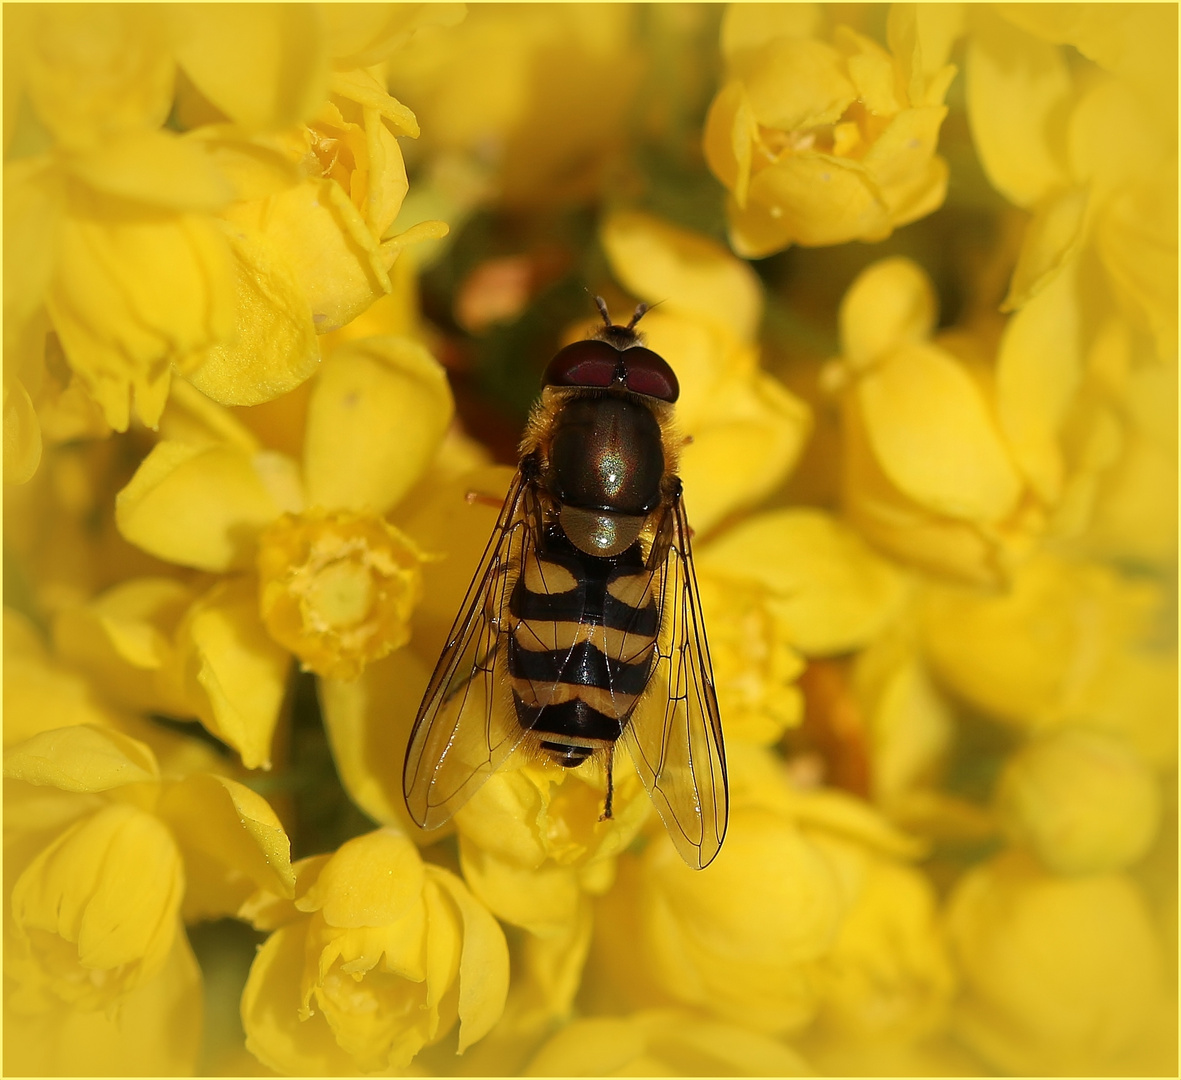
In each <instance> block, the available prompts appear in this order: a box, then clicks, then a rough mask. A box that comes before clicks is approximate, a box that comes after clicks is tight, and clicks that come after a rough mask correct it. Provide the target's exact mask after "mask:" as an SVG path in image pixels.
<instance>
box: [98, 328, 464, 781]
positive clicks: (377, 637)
mask: <svg viewBox="0 0 1181 1080" xmlns="http://www.w3.org/2000/svg"><path fill="white" fill-rule="evenodd" d="M195 405H196V406H199V408H198V409H197V411H196V412H195V414H194V416H193V418H192V419H193V420H196V421H197V422H196V423H195V424H194V423H193V422H192V420H190V426H189V429H188V438H189V440H190V441H181V440H179V439H171V440H169V439H165V440H163V441H161V442H159V443H158V444H157V445H156V447H155V448H154V449H153V450H152V452H151V453H150V454H149V455H148V457H147V458H146V459H145V460H144V461H143V463H142V464H141V465H140V467H139V469H138V470H137V471H136V474H135V476H134V477H133V478H132V480H131V483H130V484H128V485H127V487H126V488H124V489H123V491H122V492H121V493H120V494H119V496H118V498H117V500H116V510H115V515H116V521H117V522H118V525H119V528H120V531H121V532H122V534H123V535H124V536H125V537H126V538H127V539H128V540H130V541H131V542H132V543H134V544H137V545H138V546H139V547H141V548H143V549H144V550H147V551H149V552H151V553H152V554H154V555H156V556H158V557H160V558H163V559H168V560H170V561H174V562H178V563H181V564H182V565H187V566H192V567H196V568H198V569H202V570H206V571H210V572H213V573H221V574H226V575H228V576H227V577H226V579H225V580H223V581H221V582H219V583H218V584H216V585H215V586H214V587H213V588H212V589H211V590H209V591H208V592H206V593H204V594H203V595H202V596H199V597H198V598H197V599H196V600H195V601H193V603H192V604H191V605H190V606H189V607H188V609H187V611H186V613H185V615H184V617H183V619H182V620H181V622H180V625H179V626H178V627H177V629H176V631H175V646H174V648H175V650H176V653H175V660H173V661H170V662H169V663H168V664H165V667H166V668H168V669H172V670H175V667H176V664H177V663H179V665H180V670H181V674H180V676H179V681H180V683H181V687H180V692H181V694H182V695H183V697H184V700H185V701H187V702H188V705H189V710H190V712H191V713H195V714H196V715H197V716H199V717H200V718H201V720H202V721H203V722H204V723H205V724H206V726H207V727H209V729H210V730H211V731H212V732H214V734H216V735H218V736H219V737H220V738H222V739H224V740H225V741H226V742H228V743H229V744H230V745H231V746H233V747H234V748H235V749H237V750H238V751H239V753H240V754H241V755H242V759H243V761H244V763H245V764H246V765H247V766H248V767H250V768H257V767H258V766H260V765H264V766H265V765H266V764H267V763H268V761H269V755H270V744H271V736H272V734H273V732H274V728H275V724H276V722H277V720H278V716H279V709H280V707H281V705H282V702H283V697H284V693H285V690H286V681H287V672H288V667H289V658H288V651H287V650H288V649H290V650H292V651H293V652H294V653H295V654H296V656H298V658H299V659H300V661H301V663H302V664H303V665H304V666H305V668H308V669H310V670H315V671H317V672H319V673H321V674H327V673H332V674H337V675H343V676H345V677H352V676H354V675H355V674H356V673H357V672H359V671H360V669H361V668H362V667H363V666H364V664H365V663H366V662H368V661H369V660H371V659H374V658H377V657H381V656H384V655H385V654H386V653H388V652H389V651H390V650H391V649H395V648H397V647H398V646H399V645H401V644H403V643H404V642H405V641H406V638H407V629H406V627H407V621H408V618H409V615H410V612H411V610H412V608H413V605H414V603H415V601H416V600H417V598H418V596H419V595H420V592H421V585H420V574H421V570H420V564H421V561H422V554H421V552H420V549H419V548H418V547H417V546H416V545H415V544H414V543H413V542H412V541H411V540H409V539H408V538H407V537H406V535H405V534H404V533H403V532H402V531H401V530H400V529H398V528H397V527H396V526H394V525H391V524H389V523H388V522H386V521H384V520H383V518H382V515H383V514H384V513H385V512H386V511H388V510H389V509H391V508H392V507H394V506H395V505H396V504H397V503H399V502H400V501H401V500H402V499H403V497H404V496H405V495H406V493H407V492H408V491H409V489H410V488H411V487H412V486H413V485H414V484H415V482H416V481H417V480H418V479H419V478H420V476H421V475H422V473H423V472H424V471H425V470H426V468H427V465H428V463H429V462H430V460H431V458H432V456H433V455H434V453H435V451H436V449H437V448H438V446H439V444H440V442H441V440H442V438H443V433H444V431H445V430H446V427H447V424H448V423H449V421H450V415H451V408H452V405H451V396H450V392H449V390H448V389H447V385H446V382H445V379H444V377H443V374H442V371H441V369H440V368H439V367H438V365H437V364H436V363H435V361H434V360H433V359H432V358H431V357H430V356H429V354H427V352H426V351H425V350H424V349H423V348H422V347H421V346H419V345H417V344H416V343H414V342H411V341H409V340H406V339H396V338H374V339H365V340H362V341H354V342H349V343H347V344H345V345H342V346H341V347H340V348H338V349H337V350H336V351H335V352H334V353H333V355H332V357H331V359H330V360H328V361H327V362H326V363H325V365H324V367H323V369H322V370H321V372H320V373H319V375H318V376H317V378H316V380H315V384H314V386H313V388H312V390H311V394H310V397H309V399H308V412H307V418H306V424H305V426H304V432H303V435H304V437H303V447H302V450H303V467H302V470H301V469H300V467H299V466H298V465H297V464H296V463H295V462H294V461H293V460H291V458H289V457H288V456H286V455H284V454H281V453H279V452H277V451H268V450H262V449H261V448H260V447H259V445H258V441H257V440H256V439H255V437H254V436H253V435H252V434H251V433H250V432H249V431H248V430H247V429H246V428H244V427H243V426H242V425H240V424H238V423H237V422H236V421H235V420H233V419H232V418H231V417H229V416H228V415H227V414H225V413H223V412H217V411H215V407H213V406H211V405H209V404H208V403H206V404H204V405H201V404H200V403H199V402H196V403H195ZM202 417H204V418H205V421H206V424H207V425H208V424H212V425H215V427H214V429H213V430H211V429H210V427H209V426H205V427H202V419H201V418H202ZM254 570H257V573H258V577H257V578H256V577H255V576H254V574H253V573H252V571H254ZM150 622H151V618H150V617H149V616H148V615H147V613H146V612H144V615H143V617H142V618H140V619H139V620H138V623H139V626H138V630H137V632H139V633H148V632H149V628H148V627H147V626H146V625H145V623H150ZM160 662H161V663H163V660H161V661H160Z"/></svg>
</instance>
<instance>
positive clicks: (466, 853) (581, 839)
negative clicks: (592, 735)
mask: <svg viewBox="0 0 1181 1080" xmlns="http://www.w3.org/2000/svg"><path fill="white" fill-rule="evenodd" d="M633 722H636V723H642V722H643V718H642V717H637V718H635V720H634V721H633ZM606 788H607V784H606V776H605V775H604V772H603V770H602V769H601V768H597V767H596V768H594V769H593V770H592V769H591V768H590V767H589V766H585V767H580V768H578V769H562V768H560V767H558V766H553V765H551V764H549V763H548V762H538V763H533V762H528V761H524V760H519V759H514V760H512V761H510V762H509V764H507V765H506V766H505V767H504V768H502V769H501V770H500V771H499V772H498V773H496V774H495V775H494V776H492V777H491V778H490V779H489V780H488V781H487V782H486V783H485V784H484V786H483V787H481V788H480V790H479V791H477V792H476V794H475V795H474V796H473V797H472V800H471V801H470V802H469V803H468V804H467V805H466V806H464V807H463V808H462V809H461V810H460V811H459V812H458V813H457V814H456V815H455V825H456V829H457V831H458V833H459V855H460V865H461V866H462V868H463V874H464V878H465V879H466V880H467V882H468V883H469V885H470V886H471V888H472V891H473V892H474V893H475V894H476V895H477V896H478V897H479V898H480V899H481V900H482V901H483V902H484V903H485V904H487V905H488V907H489V908H490V909H491V910H492V911H493V912H494V913H495V914H496V915H497V917H498V918H501V919H503V920H505V921H506V922H511V923H514V924H515V925H518V926H522V927H524V928H525V929H527V930H530V931H532V932H533V933H534V934H538V935H551V936H552V935H553V934H555V933H558V932H560V931H562V930H563V929H566V928H568V927H570V926H571V925H573V924H574V923H575V922H576V921H577V920H578V919H579V918H580V917H581V915H582V914H583V905H584V904H585V895H584V894H589V895H591V896H593V895H597V894H600V893H602V892H603V891H605V890H606V889H607V888H609V887H610V885H611V882H612V880H613V876H614V856H616V855H618V854H619V853H620V852H622V851H623V850H624V849H625V848H626V847H627V846H628V845H629V844H630V843H631V841H632V840H633V839H634V838H635V837H636V835H637V833H638V832H639V830H640V828H641V827H642V826H643V824H644V823H645V821H647V819H648V817H649V811H650V809H651V803H650V801H649V799H648V794H647V792H646V791H645V790H644V787H643V785H642V784H641V782H640V778H639V775H638V774H637V773H636V771H635V769H633V768H632V766H631V764H630V762H629V761H628V759H627V755H626V753H624V754H619V755H617V757H616V761H615V768H614V796H613V799H612V817H611V819H610V820H608V821H603V820H600V819H601V818H602V816H603V806H604V799H605V798H606Z"/></svg>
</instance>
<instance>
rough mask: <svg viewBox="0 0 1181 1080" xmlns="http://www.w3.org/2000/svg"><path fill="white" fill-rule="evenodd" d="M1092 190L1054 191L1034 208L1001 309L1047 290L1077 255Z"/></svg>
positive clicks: (1011, 306)
mask: <svg viewBox="0 0 1181 1080" xmlns="http://www.w3.org/2000/svg"><path fill="white" fill-rule="evenodd" d="M1088 202H1089V192H1088V190H1087V189H1086V188H1081V187H1074V188H1066V189H1065V190H1062V191H1055V192H1053V193H1052V194H1051V195H1049V196H1048V197H1047V198H1046V199H1044V200H1042V202H1041V203H1039V204H1038V206H1037V207H1036V209H1035V210H1034V214H1033V218H1032V219H1031V220H1030V222H1029V225H1028V226H1027V228H1026V231H1025V239H1024V240H1023V241H1022V243H1021V251H1020V254H1019V255H1018V256H1017V265H1016V266H1015V267H1014V268H1013V279H1012V280H1011V281H1010V282H1009V292H1008V295H1007V296H1006V297H1005V300H1004V303H1003V304H1001V310H1002V311H1016V310H1018V309H1019V308H1020V307H1021V306H1022V305H1023V304H1025V303H1026V302H1027V301H1029V300H1030V299H1031V298H1032V297H1034V296H1036V295H1037V294H1038V293H1039V292H1040V291H1041V290H1042V289H1044V288H1045V287H1046V286H1047V285H1048V284H1049V283H1050V282H1051V281H1053V280H1054V278H1055V276H1056V275H1057V274H1058V273H1060V272H1061V271H1062V269H1063V267H1064V266H1066V265H1068V264H1069V263H1070V262H1071V261H1073V259H1074V258H1075V256H1076V255H1077V254H1078V250H1079V246H1080V244H1081V243H1082V240H1083V225H1084V222H1085V219H1086V213H1087V207H1088Z"/></svg>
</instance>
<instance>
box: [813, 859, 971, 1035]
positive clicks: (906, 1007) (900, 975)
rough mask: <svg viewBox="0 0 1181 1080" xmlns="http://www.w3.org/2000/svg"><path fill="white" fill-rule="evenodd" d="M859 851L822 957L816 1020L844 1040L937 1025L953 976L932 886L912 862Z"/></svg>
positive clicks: (947, 1001) (925, 1029)
mask: <svg viewBox="0 0 1181 1080" xmlns="http://www.w3.org/2000/svg"><path fill="white" fill-rule="evenodd" d="M858 855H859V856H860V857H859V858H858V860H857V862H858V863H859V864H860V865H859V869H860V871H861V874H860V881H859V882H858V889H857V896H856V899H855V900H854V902H853V905H852V907H851V909H850V911H849V913H848V915H847V916H846V918H845V920H844V922H843V923H842V924H841V930H840V934H839V935H838V937H837V940H836V942H835V943H834V945H833V949H832V952H831V953H830V954H829V955H828V957H826V963H825V973H824V978H823V987H824V990H823V1004H822V1011H823V1020H822V1023H823V1025H824V1027H825V1028H831V1029H833V1030H835V1031H839V1032H841V1033H842V1034H843V1035H844V1036H845V1038H846V1039H848V1040H849V1041H850V1042H855V1041H860V1040H861V1039H865V1038H866V1037H875V1036H876V1037H879V1038H887V1039H888V1038H891V1037H893V1038H895V1039H897V1040H899V1041H900V1042H901V1041H906V1040H909V1039H913V1038H915V1037H916V1036H919V1035H923V1034H926V1033H928V1032H930V1031H933V1030H938V1029H939V1028H941V1027H942V1026H943V1025H944V1024H945V1023H946V1019H947V1013H948V1007H949V1005H950V1004H951V1000H952V996H953V993H954V991H955V989H956V978H955V971H954V968H953V966H952V964H951V960H950V957H949V956H948V955H947V949H946V946H945V944H944V942H943V938H942V935H941V933H940V930H941V927H940V926H939V925H938V922H937V916H936V910H937V909H936V899H935V890H934V888H933V886H932V884H931V882H930V881H929V880H928V878H927V877H926V876H925V875H923V874H922V873H920V872H919V871H917V870H915V869H913V868H911V867H908V866H905V865H899V864H897V863H895V862H893V861H891V860H888V859H884V858H880V857H877V858H865V857H864V856H863V855H861V853H860V852H859V853H858Z"/></svg>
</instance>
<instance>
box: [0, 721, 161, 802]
mask: <svg viewBox="0 0 1181 1080" xmlns="http://www.w3.org/2000/svg"><path fill="white" fill-rule="evenodd" d="M4 775H5V776H6V777H9V778H11V779H14V780H24V781H25V782H26V783H29V784H41V785H46V784H48V785H50V786H52V787H57V788H61V789H62V790H63V791H109V790H110V789H111V788H117V787H122V786H123V785H124V784H139V783H145V782H147V781H151V780H155V779H157V777H158V776H159V768H158V767H157V765H156V758H155V755H154V754H153V753H152V751H151V750H149V749H148V747H147V746H145V745H144V744H143V743H141V742H138V741H137V740H135V739H132V738H129V737H128V736H126V735H122V734H120V733H119V732H117V731H114V730H112V729H111V728H99V727H90V726H84V727H66V728H57V729H56V730H53V731H44V732H42V733H41V734H39V735H34V736H33V737H32V738H31V739H27V740H26V741H25V742H22V743H19V744H18V745H16V746H14V747H12V748H11V749H9V750H6V751H5V752H4Z"/></svg>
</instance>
